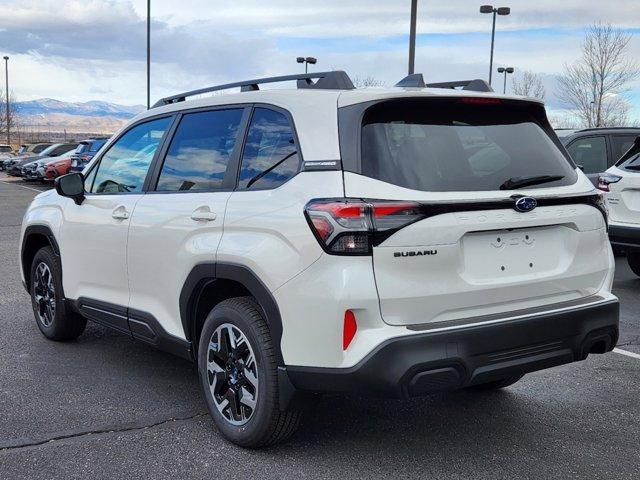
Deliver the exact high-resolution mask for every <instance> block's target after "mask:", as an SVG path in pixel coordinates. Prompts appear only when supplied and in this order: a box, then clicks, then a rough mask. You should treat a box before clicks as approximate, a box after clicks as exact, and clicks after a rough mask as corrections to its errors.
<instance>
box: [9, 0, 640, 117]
mask: <svg viewBox="0 0 640 480" xmlns="http://www.w3.org/2000/svg"><path fill="white" fill-rule="evenodd" d="M481 3H483V2H473V1H469V0H449V1H447V2H442V1H435V0H429V1H427V0H419V14H418V32H419V35H418V41H417V45H418V47H417V56H416V69H417V71H420V72H423V73H424V75H425V77H426V78H427V79H428V80H430V81H442V80H449V79H456V78H472V77H481V78H486V76H487V74H488V61H489V45H490V27H491V16H490V15H481V14H480V13H478V7H479V5H480V4H481ZM505 4H506V5H508V6H510V7H511V9H512V13H511V15H509V16H506V17H498V25H497V35H496V50H495V59H494V62H495V66H496V67H497V66H500V65H508V66H513V67H515V68H516V72H519V71H522V70H525V69H526V70H532V71H534V72H536V73H539V74H540V75H542V77H543V79H544V83H545V87H546V90H547V103H548V107H549V108H550V110H551V111H556V110H558V111H559V110H561V109H562V108H563V105H562V104H560V103H559V102H558V100H557V98H556V96H555V89H556V81H555V76H556V75H557V74H559V73H561V72H562V70H563V65H564V64H566V63H570V62H573V61H575V60H576V59H577V58H578V56H579V54H580V51H579V49H580V42H581V40H582V37H583V34H584V30H585V28H586V27H588V26H589V25H590V24H591V23H593V22H596V21H603V22H609V23H611V24H612V25H614V26H616V27H620V28H622V29H625V30H627V31H629V32H630V33H633V34H634V38H633V40H632V42H631V44H630V47H629V55H630V58H633V59H639V60H640V28H638V24H637V19H638V18H640V5H638V2H637V1H636V0H610V1H607V2H602V1H601V0H564V1H561V2H559V1H557V0H537V1H535V2H531V1H525V0H508V1H506V2H505ZM176 5H177V3H176V2H175V1H173V0H152V15H153V24H152V31H153V66H152V98H154V99H155V98H158V97H161V96H164V95H168V94H171V93H174V92H176V91H180V90H188V89H191V88H198V87H201V86H204V85H208V84H214V83H223V82H229V81H235V80H240V79H243V78H252V77H259V76H264V75H276V74H284V73H290V72H296V71H299V70H300V66H299V65H297V64H296V63H295V57H296V56H299V55H305V56H306V55H313V56H316V57H318V59H319V63H318V65H317V66H316V68H317V69H323V70H324V69H331V68H339V69H344V70H346V71H347V72H348V73H349V74H350V75H352V76H360V77H366V76H373V77H375V78H377V79H379V80H382V81H384V82H386V83H387V84H389V85H391V84H393V83H395V82H396V81H397V80H399V79H400V78H401V77H402V76H403V75H404V74H405V71H406V63H407V41H408V38H407V30H408V22H409V5H410V0H368V1H367V0H351V1H350V0H342V1H339V0H323V1H315V0H314V1H309V0H307V1H302V0H269V1H268V2H265V1H260V0H236V1H234V2H221V1H218V0H182V1H181V2H180V3H179V7H177V6H176ZM496 6H502V4H496ZM145 14H146V0H3V1H2V3H1V4H0V17H1V18H3V22H2V24H1V25H0V49H3V50H4V52H0V53H3V54H8V55H10V57H11V63H10V68H11V79H12V90H13V91H14V93H15V95H16V97H17V98H18V99H22V100H29V99H35V98H40V97H53V98H57V99H61V100H71V101H86V100H105V101H113V102H117V103H125V104H136V103H137V104H139V103H143V102H144V100H145V66H144V65H145V64H144V60H145V37H144V33H145V30H144V28H145V18H144V17H145ZM494 82H495V83H494V88H496V90H497V89H498V88H499V87H500V86H501V82H500V80H498V79H495V77H494ZM624 95H625V96H626V98H628V99H629V100H630V101H631V102H632V103H633V115H634V117H635V118H636V119H640V82H635V83H633V84H631V85H630V91H629V92H627V93H625V94H624Z"/></svg>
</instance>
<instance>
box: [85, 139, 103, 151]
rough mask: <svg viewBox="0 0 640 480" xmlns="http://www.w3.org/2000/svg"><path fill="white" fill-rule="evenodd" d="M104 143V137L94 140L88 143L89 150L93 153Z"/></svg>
mask: <svg viewBox="0 0 640 480" xmlns="http://www.w3.org/2000/svg"><path fill="white" fill-rule="evenodd" d="M105 143H107V140H106V139H105V140H94V141H93V142H91V144H90V145H89V151H90V152H92V153H95V152H97V151H98V150H100V149H101V148H102V146H103V145H104V144H105Z"/></svg>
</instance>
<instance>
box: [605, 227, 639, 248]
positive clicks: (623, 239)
mask: <svg viewBox="0 0 640 480" xmlns="http://www.w3.org/2000/svg"><path fill="white" fill-rule="evenodd" d="M609 241H610V242H611V245H614V246H616V247H625V248H638V249H640V225H638V228H635V227H618V226H616V225H609Z"/></svg>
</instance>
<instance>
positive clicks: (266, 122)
mask: <svg viewBox="0 0 640 480" xmlns="http://www.w3.org/2000/svg"><path fill="white" fill-rule="evenodd" d="M299 166H300V158H299V154H298V147H297V146H296V141H295V137H294V134H293V128H292V127H291V124H290V123H289V120H288V119H287V117H286V116H285V115H283V114H282V113H280V112H276V111H275V110H270V109H267V108H256V109H255V111H254V113H253V118H252V119H251V126H250V127H249V133H248V135H247V142H246V144H245V147H244V154H243V156H242V168H241V170H240V180H239V187H240V188H245V189H247V190H249V189H268V188H276V187H278V186H280V185H282V184H283V183H285V182H286V181H287V180H289V179H290V178H291V177H293V176H294V175H295V174H296V173H298V169H299Z"/></svg>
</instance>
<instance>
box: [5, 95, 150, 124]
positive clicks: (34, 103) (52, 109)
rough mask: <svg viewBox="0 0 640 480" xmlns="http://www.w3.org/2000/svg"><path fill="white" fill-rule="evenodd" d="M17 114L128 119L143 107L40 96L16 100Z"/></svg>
mask: <svg viewBox="0 0 640 480" xmlns="http://www.w3.org/2000/svg"><path fill="white" fill-rule="evenodd" d="M16 109H17V110H18V114H19V115H29V116H31V115H47V114H51V113H64V114H68V115H81V116H85V117H114V118H122V119H129V118H131V117H133V116H135V115H136V114H138V113H140V112H141V111H143V110H144V109H145V107H144V106H143V105H133V106H129V105H118V104H115V103H108V102H99V101H90V102H62V101H60V100H55V99H53V98H41V99H39V100H31V101H27V102H17V103H16Z"/></svg>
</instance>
